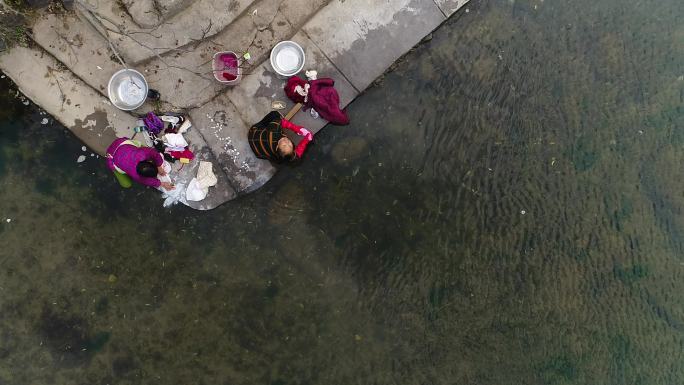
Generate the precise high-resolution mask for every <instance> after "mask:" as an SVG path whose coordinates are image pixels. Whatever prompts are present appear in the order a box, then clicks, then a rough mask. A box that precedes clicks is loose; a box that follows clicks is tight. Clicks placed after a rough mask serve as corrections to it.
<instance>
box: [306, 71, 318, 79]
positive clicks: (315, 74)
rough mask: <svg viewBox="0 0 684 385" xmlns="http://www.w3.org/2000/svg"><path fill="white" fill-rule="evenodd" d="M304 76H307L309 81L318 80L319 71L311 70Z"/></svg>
mask: <svg viewBox="0 0 684 385" xmlns="http://www.w3.org/2000/svg"><path fill="white" fill-rule="evenodd" d="M304 74H305V75H306V78H307V79H309V81H312V80H317V79H318V71H316V70H309V71H306V72H304Z"/></svg>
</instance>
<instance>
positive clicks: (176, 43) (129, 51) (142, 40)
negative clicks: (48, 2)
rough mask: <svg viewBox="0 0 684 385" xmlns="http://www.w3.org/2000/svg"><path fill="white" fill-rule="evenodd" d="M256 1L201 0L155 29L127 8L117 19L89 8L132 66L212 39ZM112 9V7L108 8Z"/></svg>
mask: <svg viewBox="0 0 684 385" xmlns="http://www.w3.org/2000/svg"><path fill="white" fill-rule="evenodd" d="M253 2H254V0H197V1H195V2H193V3H192V4H191V5H190V6H189V7H188V8H185V9H184V10H182V11H181V12H180V13H178V14H176V15H175V16H173V17H172V18H170V19H168V20H165V21H164V22H163V23H161V24H160V25H158V26H156V27H153V28H141V27H139V26H138V25H137V24H136V23H135V21H134V20H133V19H132V18H131V17H130V16H129V15H128V14H126V13H125V12H124V11H123V10H122V11H121V12H120V13H121V14H120V15H118V16H117V17H115V18H112V17H110V16H109V15H106V14H104V13H102V12H101V11H100V8H96V7H89V10H90V11H91V12H92V13H93V14H94V15H95V16H96V17H97V18H98V19H99V20H100V21H101V22H102V24H103V25H104V26H105V28H106V29H107V32H108V34H107V36H108V37H109V39H110V40H111V41H112V42H113V44H114V45H115V46H116V47H117V50H118V51H119V53H120V54H121V55H122V56H123V57H124V59H125V60H126V61H127V63H128V65H129V66H133V65H135V64H138V63H141V62H143V61H145V60H148V59H150V58H152V57H155V56H157V55H161V54H164V53H166V52H169V51H174V50H177V49H179V48H180V47H183V46H185V45H187V44H190V43H193V42H199V41H202V40H204V39H206V38H210V37H212V36H214V35H215V34H217V33H218V32H220V31H222V30H223V29H224V28H226V27H227V26H228V25H230V23H232V22H233V21H234V20H235V19H236V18H237V17H238V16H240V15H241V14H242V13H243V12H246V10H247V8H248V7H249V6H250V5H251V4H252V3H253ZM105 8H106V9H109V8H110V7H105Z"/></svg>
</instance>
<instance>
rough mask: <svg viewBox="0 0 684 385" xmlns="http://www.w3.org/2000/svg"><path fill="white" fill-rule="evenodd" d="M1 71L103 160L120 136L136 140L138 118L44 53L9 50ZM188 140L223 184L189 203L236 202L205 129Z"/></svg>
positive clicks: (184, 178) (183, 177) (185, 176)
mask: <svg viewBox="0 0 684 385" xmlns="http://www.w3.org/2000/svg"><path fill="white" fill-rule="evenodd" d="M0 69H1V70H2V71H3V72H4V73H5V74H6V75H7V76H9V77H10V78H11V79H12V81H14V83H15V84H16V85H17V86H18V87H19V90H20V91H21V92H22V93H23V94H24V95H25V96H26V97H27V98H29V99H31V100H32V101H33V102H34V103H35V104H37V105H39V106H40V107H41V108H43V109H44V110H45V111H46V112H47V113H49V114H50V115H52V116H53V117H54V118H55V119H56V120H57V121H59V122H60V123H61V124H62V125H64V126H65V127H66V128H67V129H69V130H70V131H71V132H73V133H74V135H76V136H77V137H78V138H79V139H81V140H82V141H83V142H84V143H85V144H86V145H87V146H88V147H89V148H90V149H91V150H92V151H93V152H96V153H98V154H99V155H100V156H104V154H105V151H106V149H107V147H109V145H110V144H111V143H112V142H113V141H114V140H115V139H116V138H120V137H132V136H133V133H134V132H133V127H135V126H136V122H137V118H136V117H134V116H133V115H130V114H128V113H126V112H124V111H121V110H118V109H117V108H115V107H114V106H112V105H111V103H110V102H109V100H107V99H105V98H104V97H103V96H102V95H101V94H99V93H98V92H97V91H95V90H94V89H92V88H91V87H89V86H88V85H87V84H85V83H84V82H83V81H82V80H81V79H79V78H78V77H76V76H74V74H73V73H71V72H70V71H69V70H68V69H67V68H66V67H64V66H63V65H62V64H61V63H60V62H58V61H57V60H56V59H55V58H53V57H52V56H51V55H49V54H48V53H47V52H45V51H43V50H42V49H40V48H38V47H35V48H26V47H15V48H12V49H11V50H9V51H6V52H3V54H2V55H0ZM185 137H186V139H187V140H188V142H189V143H190V147H191V149H192V151H193V152H194V153H195V155H196V157H197V160H205V161H208V162H212V163H213V164H214V168H215V170H214V173H215V174H216V176H217V179H218V184H217V186H216V187H212V188H210V190H209V195H208V196H207V198H205V199H204V200H202V201H201V202H184V203H185V204H187V205H188V206H190V207H192V208H195V209H198V210H210V209H213V208H215V207H217V206H218V205H220V204H222V203H225V202H226V201H228V200H231V199H233V198H235V196H236V195H237V194H236V192H235V191H234V190H233V188H232V186H231V183H230V181H229V179H228V177H227V175H226V174H225V173H224V172H223V171H222V169H221V168H220V167H219V166H218V162H217V161H216V158H215V157H214V153H213V151H212V150H211V149H210V148H209V146H208V145H207V143H206V142H205V140H204V137H203V136H202V135H201V133H200V131H199V130H198V129H197V128H192V129H191V130H190V131H189V132H188V133H187V134H186V135H185ZM74 160H75V159H74ZM103 162H104V161H103ZM198 164H199V163H198V162H197V161H195V162H192V163H191V164H190V165H188V166H187V168H184V169H183V170H182V172H180V173H178V174H177V176H176V177H177V182H179V183H182V184H185V185H187V183H188V182H189V181H190V180H191V179H192V178H193V177H194V176H195V174H196V167H197V166H198ZM160 204H161V203H160Z"/></svg>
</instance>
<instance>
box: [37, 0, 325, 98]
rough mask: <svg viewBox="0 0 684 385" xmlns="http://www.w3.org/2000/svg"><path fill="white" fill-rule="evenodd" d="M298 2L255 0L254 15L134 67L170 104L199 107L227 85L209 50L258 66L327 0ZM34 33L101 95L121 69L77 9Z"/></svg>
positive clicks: (46, 18)
mask: <svg viewBox="0 0 684 385" xmlns="http://www.w3.org/2000/svg"><path fill="white" fill-rule="evenodd" d="M302 1H304V0H296V1H290V2H287V3H284V4H283V3H282V2H281V0H259V1H257V2H256V3H255V4H254V9H255V10H256V11H257V12H256V14H254V13H251V12H248V13H245V14H243V15H242V16H241V17H239V18H238V19H236V20H235V21H234V22H233V23H232V24H231V25H229V26H228V27H227V28H226V29H224V30H223V31H221V32H220V33H218V34H217V35H215V36H214V37H212V38H211V39H205V41H203V42H200V43H199V44H192V45H191V46H189V47H182V48H183V51H178V52H174V53H167V54H165V55H162V56H160V57H158V58H155V59H153V60H151V61H149V62H147V63H146V64H144V65H139V66H135V68H136V69H138V70H139V71H141V72H142V73H144V74H145V76H146V78H147V80H148V82H149V83H150V86H151V87H152V88H154V89H157V90H159V91H160V92H161V94H162V99H163V100H165V101H166V102H168V103H169V104H170V105H171V106H174V107H175V108H178V109H186V108H194V107H198V106H201V105H202V104H204V103H206V102H208V101H210V100H211V99H213V98H214V97H216V95H217V94H218V93H220V92H222V91H224V90H226V86H224V85H222V84H220V83H218V82H217V81H216V80H215V79H214V78H213V74H212V73H211V62H210V60H211V57H212V55H213V54H214V53H215V52H217V51H223V50H232V51H235V52H249V53H250V54H251V55H252V59H251V60H250V63H253V64H252V65H254V66H256V64H259V63H261V62H262V61H263V60H264V59H265V58H267V56H268V54H269V52H270V49H271V47H272V46H273V45H275V44H276V43H277V42H278V41H281V40H283V39H287V38H289V37H290V36H292V35H293V34H294V33H295V32H296V31H297V30H298V29H299V28H301V26H302V25H303V22H304V21H306V20H307V19H308V18H309V17H310V16H311V15H312V14H314V13H315V12H317V11H318V10H319V9H320V8H322V7H323V6H324V5H325V4H327V2H328V0H306V1H310V3H309V4H308V7H307V6H303V5H302V4H300V3H301V2H302ZM33 36H34V40H35V41H36V43H38V44H39V45H40V46H41V47H43V48H44V49H45V50H46V51H48V52H50V53H51V54H52V55H54V56H55V57H56V58H57V59H58V60H59V61H61V62H62V63H64V64H65V65H66V66H68V67H69V68H70V69H71V70H72V71H73V72H74V73H75V74H76V75H77V76H78V77H80V78H81V79H83V80H84V81H85V82H86V83H88V84H89V85H90V86H92V87H93V88H95V89H97V90H99V91H100V92H101V93H103V95H106V87H107V83H108V81H109V78H110V77H111V75H112V74H113V73H114V72H116V71H118V70H119V69H121V68H122V67H121V65H120V63H119V62H118V60H116V58H115V56H114V54H113V52H112V51H111V49H110V48H109V44H108V43H107V40H106V39H105V38H103V37H102V36H99V33H98V32H97V31H96V30H95V28H94V27H93V25H91V24H90V23H88V22H87V21H83V20H82V19H81V18H79V17H77V15H76V14H73V13H67V14H45V15H43V16H40V17H39V18H38V19H37V20H36V22H35V24H34V26H33ZM245 72H250V70H249V69H246V70H245ZM247 76H248V75H247Z"/></svg>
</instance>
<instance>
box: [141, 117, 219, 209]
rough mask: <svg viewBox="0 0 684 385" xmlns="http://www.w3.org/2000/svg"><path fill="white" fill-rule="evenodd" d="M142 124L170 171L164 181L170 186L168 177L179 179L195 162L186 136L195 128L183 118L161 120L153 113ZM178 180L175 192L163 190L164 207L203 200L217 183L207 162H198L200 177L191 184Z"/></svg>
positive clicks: (165, 166) (197, 176)
mask: <svg viewBox="0 0 684 385" xmlns="http://www.w3.org/2000/svg"><path fill="white" fill-rule="evenodd" d="M142 123H143V125H144V126H145V129H146V131H147V132H148V133H149V136H150V140H151V143H150V144H151V147H154V148H155V149H157V151H159V153H161V154H162V155H163V157H164V168H165V169H166V170H167V175H165V176H164V177H163V178H165V179H167V181H168V182H171V178H170V176H169V175H170V174H171V172H173V173H175V174H176V175H178V173H179V172H180V171H181V170H183V167H184V166H185V165H186V164H189V163H190V162H191V161H192V160H194V159H195V154H194V153H193V152H192V150H191V149H190V145H189V143H188V142H187V140H186V139H185V137H184V136H183V134H185V133H186V132H187V131H188V130H189V129H190V128H191V127H192V124H191V123H190V120H189V119H187V118H186V117H185V116H182V115H177V114H164V115H159V116H158V115H156V114H155V113H153V112H150V113H148V114H147V115H146V116H145V117H144V118H143V119H142ZM176 162H179V163H180V167H176V169H174V168H173V167H172V164H174V163H176ZM176 179H177V180H176V181H175V188H174V189H172V190H166V189H161V190H162V192H163V193H164V195H163V198H164V207H167V206H171V205H173V204H176V203H178V202H184V201H196V202H198V201H201V200H204V199H205V198H206V197H207V195H208V193H209V187H212V186H215V185H216V184H217V183H218V180H217V178H216V175H214V172H213V166H212V164H211V163H210V162H204V161H200V162H199V165H198V167H197V175H196V176H195V177H193V178H192V179H191V180H190V182H187V181H185V182H187V183H185V182H184V181H181V180H178V178H176Z"/></svg>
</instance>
